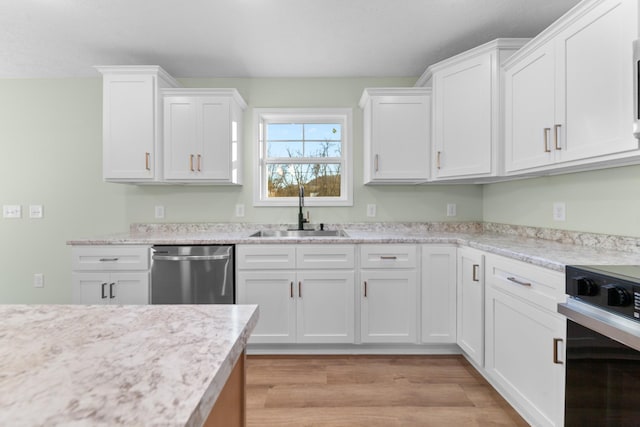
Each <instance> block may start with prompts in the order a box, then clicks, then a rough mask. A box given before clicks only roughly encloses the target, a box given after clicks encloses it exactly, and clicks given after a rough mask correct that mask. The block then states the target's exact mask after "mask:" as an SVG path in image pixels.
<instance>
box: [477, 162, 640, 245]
mask: <svg viewBox="0 0 640 427" xmlns="http://www.w3.org/2000/svg"><path fill="white" fill-rule="evenodd" d="M554 202H565V203H566V207H567V210H566V221H554V220H553V210H552V209H553V203H554ZM483 220H484V221H488V222H499V223H507V224H515V225H528V226H534V227H546V228H558V229H563V230H572V231H588V232H593V233H605V234H616V235H626V236H635V237H640V166H626V167H619V168H612V169H602V170H597V171H590V172H581V173H572V174H566V175H556V176H549V177H542V178H532V179H526V180H520V181H511V182H504V183H498V184H491V185H485V186H484V188H483Z"/></svg>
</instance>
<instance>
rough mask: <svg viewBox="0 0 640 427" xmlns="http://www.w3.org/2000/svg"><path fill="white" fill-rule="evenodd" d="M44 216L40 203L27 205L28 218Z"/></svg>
mask: <svg viewBox="0 0 640 427" xmlns="http://www.w3.org/2000/svg"><path fill="white" fill-rule="evenodd" d="M43 216H44V210H43V208H42V205H29V218H36V219H40V218H42V217H43Z"/></svg>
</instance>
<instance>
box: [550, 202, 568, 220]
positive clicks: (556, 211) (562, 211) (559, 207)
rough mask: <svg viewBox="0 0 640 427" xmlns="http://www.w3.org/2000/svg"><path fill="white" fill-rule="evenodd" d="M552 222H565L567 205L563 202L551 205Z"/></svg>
mask: <svg viewBox="0 0 640 427" xmlns="http://www.w3.org/2000/svg"><path fill="white" fill-rule="evenodd" d="M553 220H554V221H566V220H567V205H566V203H565V202H555V203H554V204H553Z"/></svg>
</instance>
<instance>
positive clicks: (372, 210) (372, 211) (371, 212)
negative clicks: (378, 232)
mask: <svg viewBox="0 0 640 427" xmlns="http://www.w3.org/2000/svg"><path fill="white" fill-rule="evenodd" d="M367 216H368V217H370V218H373V217H374V216H376V205H375V204H373V203H370V204H368V205H367Z"/></svg>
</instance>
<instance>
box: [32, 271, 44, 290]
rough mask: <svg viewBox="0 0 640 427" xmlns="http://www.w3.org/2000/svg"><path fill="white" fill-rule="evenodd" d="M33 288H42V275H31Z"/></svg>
mask: <svg viewBox="0 0 640 427" xmlns="http://www.w3.org/2000/svg"><path fill="white" fill-rule="evenodd" d="M33 287H34V288H44V274H42V273H35V274H34V275H33Z"/></svg>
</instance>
